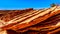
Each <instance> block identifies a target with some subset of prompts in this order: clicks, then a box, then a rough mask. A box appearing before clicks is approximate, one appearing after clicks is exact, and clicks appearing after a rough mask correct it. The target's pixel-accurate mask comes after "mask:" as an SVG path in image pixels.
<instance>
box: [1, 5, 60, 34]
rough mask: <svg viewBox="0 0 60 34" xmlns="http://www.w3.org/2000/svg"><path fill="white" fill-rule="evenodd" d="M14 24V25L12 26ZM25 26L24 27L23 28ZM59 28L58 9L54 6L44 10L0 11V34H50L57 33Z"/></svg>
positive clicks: (59, 17) (59, 14) (59, 13)
mask: <svg viewBox="0 0 60 34" xmlns="http://www.w3.org/2000/svg"><path fill="white" fill-rule="evenodd" d="M58 10H59V11H58ZM45 16H47V17H48V18H47V17H45ZM49 16H50V17H49ZM37 18H38V19H37ZM41 18H42V19H41ZM45 18H46V19H45ZM36 19H37V20H36ZM39 19H40V20H39ZM44 19H45V20H44ZM41 20H42V21H41ZM33 21H35V22H33ZM38 21H39V22H38ZM15 22H16V24H14V23H15ZM11 23H12V25H11ZM35 23H36V24H35ZM31 24H32V25H31ZM25 25H26V27H24V26H25ZM5 27H6V29H5ZM20 27H22V28H20ZM59 27H60V8H59V7H56V6H55V7H51V8H47V9H45V10H44V9H40V10H35V9H32V8H30V9H25V10H4V11H3V10H0V28H1V29H3V31H1V34H3V33H4V34H51V33H55V32H57V31H59V30H60V29H59ZM57 29H58V30H57ZM55 30H57V31H55Z"/></svg>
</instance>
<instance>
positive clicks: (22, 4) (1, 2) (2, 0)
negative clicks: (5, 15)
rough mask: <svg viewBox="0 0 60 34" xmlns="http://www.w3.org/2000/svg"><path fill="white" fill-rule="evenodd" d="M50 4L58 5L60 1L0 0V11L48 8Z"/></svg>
mask: <svg viewBox="0 0 60 34" xmlns="http://www.w3.org/2000/svg"><path fill="white" fill-rule="evenodd" d="M52 3H57V4H59V3H60V0H0V9H2V10H12V9H13V10H14V9H15V10H16V9H25V8H35V9H39V8H48V7H50V4H52Z"/></svg>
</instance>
